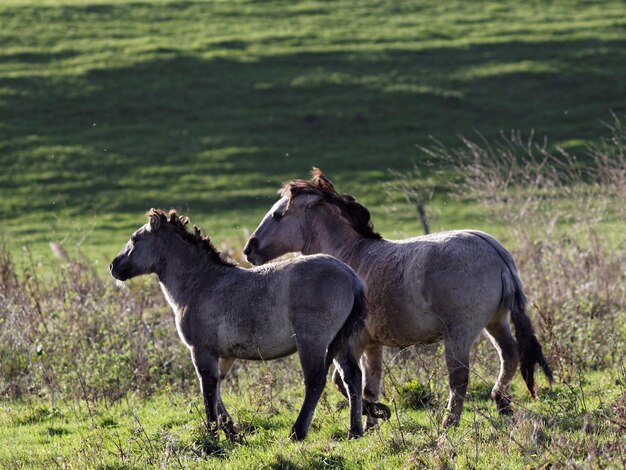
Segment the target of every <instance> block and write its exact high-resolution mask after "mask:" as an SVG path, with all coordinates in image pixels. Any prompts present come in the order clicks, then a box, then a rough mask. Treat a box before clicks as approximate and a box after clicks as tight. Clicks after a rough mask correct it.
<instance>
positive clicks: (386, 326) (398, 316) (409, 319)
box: [365, 308, 443, 347]
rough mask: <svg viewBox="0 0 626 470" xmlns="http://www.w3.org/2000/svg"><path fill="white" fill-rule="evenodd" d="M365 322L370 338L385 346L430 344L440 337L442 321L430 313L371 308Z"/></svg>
mask: <svg viewBox="0 0 626 470" xmlns="http://www.w3.org/2000/svg"><path fill="white" fill-rule="evenodd" d="M365 324H366V328H367V332H368V333H369V336H370V337H371V338H372V340H374V341H375V342H377V343H380V344H383V345H385V346H398V347H405V346H411V345H414V344H430V343H434V342H437V341H439V340H441V338H442V330H443V328H442V323H441V321H440V320H439V319H438V318H437V317H436V316H434V315H433V314H430V313H420V312H418V311H417V312H416V311H407V310H404V309H387V310H384V311H382V310H379V309H376V308H373V309H370V313H369V316H368V318H367V321H366V323H365Z"/></svg>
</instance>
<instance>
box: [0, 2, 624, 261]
mask: <svg viewBox="0 0 626 470" xmlns="http://www.w3.org/2000/svg"><path fill="white" fill-rule="evenodd" d="M625 17H626V7H624V4H623V2H590V1H581V2H575V1H555V2H523V3H520V2H490V1H484V2H481V1H478V2H470V3H467V2H460V1H450V2H437V1H423V2H419V3H416V2H410V1H406V2H398V1H389V2H352V1H350V2H341V1H339V2H288V1H275V2H265V1H263V2H253V1H240V2H239V1H233V2H199V1H198V2H196V1H151V2H126V1H116V2H110V1H109V2H107V1H101V0H94V1H90V2H88V3H86V2H84V1H75V0H58V1H54V0H46V1H40V0H37V1H26V0H6V1H3V2H2V3H1V5H0V19H1V22H2V28H0V46H1V47H0V50H1V52H0V54H1V55H0V57H1V60H0V165H1V168H2V172H1V173H0V213H2V214H3V215H4V220H3V223H2V228H1V229H0V231H1V232H0V233H1V234H2V236H3V237H4V238H5V239H6V240H7V242H8V243H9V244H10V246H12V247H13V248H18V247H20V246H21V245H23V244H29V245H30V246H32V247H34V249H35V251H36V252H38V253H44V252H47V243H48V242H49V241H50V240H53V241H57V242H60V243H62V244H64V245H65V246H66V247H67V248H68V249H69V250H72V251H73V250H74V249H75V248H76V246H77V244H79V243H80V246H81V249H82V250H83V251H84V252H86V253H87V254H88V255H89V256H90V257H92V258H99V259H100V258H102V259H108V258H110V257H111V255H112V254H114V252H115V251H116V250H117V249H118V247H119V245H120V244H121V243H123V241H124V240H125V239H126V237H127V236H128V234H129V232H130V231H131V230H132V229H133V228H134V227H135V226H137V225H138V224H140V223H142V221H143V217H142V214H143V213H144V212H145V211H146V210H147V209H148V208H150V207H152V206H156V207H163V208H170V207H176V208H178V209H179V210H180V211H181V212H184V213H187V214H188V215H190V216H192V217H193V218H194V219H195V220H196V221H197V222H198V223H199V224H200V225H202V226H203V227H205V228H206V229H207V230H208V231H209V232H210V233H211V234H212V235H213V236H214V237H215V238H216V240H217V241H218V243H219V242H222V241H229V242H230V243H231V244H239V243H241V239H242V238H243V235H242V230H243V229H252V228H254V226H255V225H256V223H257V221H258V220H259V218H260V216H261V215H262V214H263V213H264V212H265V211H266V210H267V208H268V206H269V205H270V202H271V201H273V200H274V193H275V190H276V189H277V187H278V185H279V184H280V183H281V182H282V181H283V180H285V179H288V178H293V177H303V176H305V175H306V174H307V172H308V170H309V168H310V167H311V166H312V165H317V166H321V167H322V168H323V169H325V170H326V172H327V173H328V174H329V175H330V176H331V177H332V178H333V181H334V182H335V183H336V184H337V185H338V187H339V188H340V189H342V190H343V191H346V192H351V193H354V194H356V195H358V196H359V197H360V198H361V199H362V200H363V201H365V202H366V203H367V204H369V205H370V206H371V208H372V210H373V212H374V214H375V220H376V222H377V225H378V228H379V229H380V230H381V231H382V232H383V233H385V234H388V235H389V236H402V235H408V234H412V233H416V231H417V230H416V226H415V223H414V220H413V219H414V217H413V213H412V212H411V211H410V210H406V211H399V212H397V213H393V214H390V213H389V212H388V211H387V210H386V206H388V205H389V199H388V197H387V195H386V194H385V192H384V191H383V190H382V187H381V185H380V183H381V182H383V181H385V180H389V179H390V176H389V174H388V173H387V169H388V168H394V169H399V170H404V169H408V168H410V167H411V162H412V161H418V162H419V161H421V160H423V159H424V154H423V153H422V152H420V151H419V150H418V149H417V148H416V144H427V143H428V142H429V136H433V137H434V138H436V139H439V140H441V141H442V142H444V143H446V144H448V145H456V143H457V138H456V136H457V135H458V134H472V133H473V131H474V130H477V131H479V132H480V133H481V134H482V135H484V136H485V137H486V138H493V137H494V136H496V135H497V134H498V133H499V132H500V131H501V130H504V131H508V130H510V129H521V130H522V131H524V132H530V131H531V130H532V129H535V130H536V132H537V133H538V134H539V135H540V136H543V135H547V136H549V139H550V142H551V143H552V144H553V145H561V146H565V147H567V148H572V149H576V148H579V147H580V145H582V144H583V143H585V142H590V141H595V140H597V139H598V138H599V136H601V135H604V134H605V130H604V129H603V127H602V126H601V124H600V123H599V120H608V119H610V114H609V110H613V111H615V112H616V113H618V115H619V114H620V113H624V112H625V111H626V98H625V97H626V65H625V64H626V20H625V19H624V18H625ZM444 216H445V219H444V220H445V222H444V223H443V224H442V225H443V226H445V227H447V228H453V227H461V226H469V225H472V226H474V227H477V228H481V227H483V224H484V220H482V219H481V216H480V209H478V208H475V207H467V206H458V205H455V204H452V203H451V204H449V205H448V207H447V208H446V211H445V213H444ZM487 228H489V227H487Z"/></svg>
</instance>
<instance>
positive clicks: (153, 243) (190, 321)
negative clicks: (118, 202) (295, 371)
mask: <svg viewBox="0 0 626 470" xmlns="http://www.w3.org/2000/svg"><path fill="white" fill-rule="evenodd" d="M148 217H149V221H148V223H146V224H145V225H144V226H142V227H141V228H139V230H137V231H136V232H135V233H133V235H132V236H131V238H130V240H129V241H128V243H127V244H126V246H124V248H123V249H122V250H121V251H120V253H119V254H118V255H117V257H116V258H115V259H114V260H113V262H112V263H111V266H110V270H111V274H112V275H113V277H114V278H115V279H118V280H120V281H125V280H127V279H130V278H132V277H135V276H140V275H142V274H151V273H155V274H156V275H157V277H158V279H159V283H160V285H161V289H162V291H163V293H164V294H165V297H166V299H167V301H168V302H169V304H170V306H171V307H172V309H173V310H174V315H175V320H176V328H177V330H178V334H179V335H180V338H181V339H182V341H183V342H184V343H185V345H186V346H187V347H188V348H189V350H190V352H191V358H192V360H193V364H194V366H195V368H196V372H197V374H198V378H199V380H200V385H201V388H202V394H203V398H204V405H205V411H206V417H207V426H208V428H209V430H210V431H211V432H212V433H214V434H216V433H217V430H218V429H219V428H220V422H221V423H222V424H223V427H224V431H225V432H226V434H227V435H228V437H229V438H231V439H233V438H235V437H237V436H236V432H235V428H234V425H233V421H232V418H231V417H230V415H229V414H228V412H227V411H226V408H225V407H224V404H223V402H222V399H221V395H220V385H221V381H222V380H223V379H224V377H225V376H226V374H227V373H228V371H229V370H230V368H231V367H232V365H233V363H234V361H235V359H252V360H269V359H276V358H279V357H285V356H288V355H290V354H293V353H294V352H295V351H296V350H297V351H298V354H299V356H300V362H301V365H302V371H303V374H304V385H305V396H304V403H303V405H302V408H301V410H300V414H299V415H298V418H297V420H296V422H295V424H294V426H293V428H292V431H291V437H292V438H293V439H296V440H300V439H303V438H304V437H305V436H306V434H307V430H308V428H309V425H310V423H311V419H312V417H313V412H314V411H315V407H316V405H317V402H318V401H319V398H320V395H321V394H322V391H323V389H324V386H325V384H326V375H327V372H328V367H329V366H330V363H331V362H333V360H334V362H335V367H336V368H337V370H339V371H340V372H339V373H340V374H341V377H342V384H343V385H344V386H345V387H346V388H347V390H348V395H349V402H350V430H349V436H351V437H356V436H360V435H362V433H363V428H362V423H361V413H362V403H361V371H360V369H359V367H358V362H357V361H356V359H355V356H354V354H353V352H352V344H351V343H352V340H353V339H354V338H355V337H356V335H357V334H358V333H359V332H360V330H361V329H362V327H363V322H364V319H365V317H366V302H365V289H364V286H363V283H362V282H361V281H360V280H359V278H358V276H357V275H356V273H355V272H354V271H353V270H352V269H351V268H349V267H348V266H346V265H345V264H343V263H341V262H340V261H337V260H336V259H335V258H333V257H331V256H325V255H316V256H306V257H302V258H299V259H295V260H291V261H288V262H282V263H275V264H270V265H267V266H263V267H261V268H253V269H242V268H238V267H236V266H234V265H233V264H231V263H229V262H227V261H225V260H223V259H222V257H221V256H220V254H219V252H218V251H217V250H216V249H215V248H214V247H213V245H212V244H211V243H210V241H209V239H208V238H203V237H202V236H201V234H200V230H199V229H198V228H197V227H195V228H194V232H193V233H192V232H189V231H188V230H187V228H186V224H187V223H188V222H189V219H188V218H186V217H179V216H178V215H177V214H176V212H175V211H170V212H169V217H168V215H166V214H165V213H164V212H162V211H160V210H155V209H152V210H151V211H150V212H149V213H148Z"/></svg>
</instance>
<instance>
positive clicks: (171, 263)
mask: <svg viewBox="0 0 626 470" xmlns="http://www.w3.org/2000/svg"><path fill="white" fill-rule="evenodd" d="M203 261H204V260H203ZM225 269H230V268H227V267H224V266H219V265H217V264H213V263H210V262H206V263H204V262H200V260H199V259H198V258H196V259H195V260H193V261H190V260H185V258H183V257H175V256H174V257H170V259H168V262H167V264H166V267H165V268H164V269H163V271H162V272H160V273H159V283H160V284H161V290H162V291H163V293H164V294H165V297H166V298H167V301H168V303H169V304H170V305H171V307H172V308H173V309H174V311H180V310H181V309H183V308H184V307H185V306H186V305H188V304H189V303H190V302H191V300H192V299H193V298H194V297H195V296H196V295H197V294H198V293H199V292H203V293H205V294H206V293H207V290H210V289H211V286H212V285H213V284H214V283H215V281H216V279H218V278H219V277H220V276H222V275H223V274H224V273H222V270H225Z"/></svg>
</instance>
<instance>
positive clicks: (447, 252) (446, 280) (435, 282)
mask: <svg viewBox="0 0 626 470" xmlns="http://www.w3.org/2000/svg"><path fill="white" fill-rule="evenodd" d="M413 245H414V248H413V251H414V252H415V256H413V257H412V262H413V263H415V265H416V267H415V269H414V271H415V272H417V273H418V274H417V275H418V277H419V278H420V287H421V288H420V290H419V295H420V297H422V298H423V299H425V300H426V301H427V303H428V304H429V307H430V309H431V310H432V311H433V312H435V313H436V314H437V315H438V316H439V317H441V318H443V319H445V320H446V323H447V326H448V327H449V326H450V325H449V323H450V322H458V321H459V320H460V321H463V320H467V321H472V320H476V321H479V322H481V321H482V319H483V318H487V317H490V316H492V315H493V314H495V313H496V312H497V310H498V309H499V308H500V304H501V300H502V273H503V271H506V270H509V269H511V268H512V269H515V268H514V263H513V265H512V266H511V265H510V264H509V262H508V261H509V259H510V261H511V262H513V261H512V260H513V258H512V256H511V255H510V254H509V253H508V251H506V249H505V248H504V247H503V246H502V245H501V244H500V242H498V241H497V240H496V239H495V238H494V237H492V236H491V235H488V234H486V233H484V232H479V231H475V230H458V231H451V232H442V233H439V234H433V235H430V236H424V237H419V238H417V239H414V241H413ZM507 256H508V258H509V259H507ZM476 317H482V318H476Z"/></svg>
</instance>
